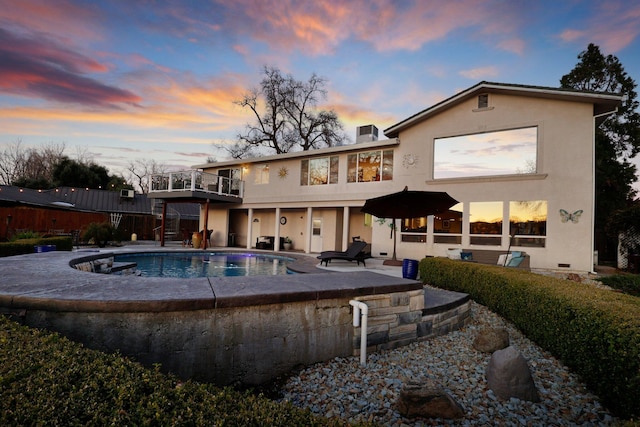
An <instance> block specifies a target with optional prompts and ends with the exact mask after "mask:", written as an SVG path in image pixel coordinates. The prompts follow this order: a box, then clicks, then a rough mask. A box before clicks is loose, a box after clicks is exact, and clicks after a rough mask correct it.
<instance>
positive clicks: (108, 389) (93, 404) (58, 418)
mask: <svg viewBox="0 0 640 427" xmlns="http://www.w3.org/2000/svg"><path fill="white" fill-rule="evenodd" d="M0 425H3V426H8V425H11V426H23V425H29V426H31V425H64V426H76V425H77V426H105V425H114V426H126V425H129V426H145V425H146V426H177V425H179V426H207V425H216V426H297V425H304V426H339V425H343V424H342V423H341V422H338V421H332V420H328V419H325V418H320V417H315V416H314V415H312V414H311V413H310V412H309V411H307V410H302V409H298V408H295V407H293V406H292V405H290V404H287V403H277V402H274V401H271V400H268V399H266V398H264V397H262V396H257V395H254V394H251V393H250V392H238V391H235V390H233V389H230V388H224V389H220V388H217V387H214V386H211V385H206V384H198V383H195V382H192V381H187V382H184V383H183V382H180V381H178V380H177V379H176V378H173V377H170V376H166V375H164V374H162V373H160V372H159V370H158V369H155V370H149V369H145V368H143V367H142V366H141V365H139V364H137V363H134V362H132V361H130V360H128V359H126V358H123V357H121V356H118V355H106V354H103V353H100V352H97V351H93V350H89V349H86V348H84V347H82V346H81V345H80V344H76V343H73V342H71V341H69V340H67V339H66V338H63V337H61V336H59V335H57V334H54V333H48V332H43V331H39V330H36V329H30V328H27V327H22V326H19V325H17V324H16V323H14V322H12V321H10V320H8V319H7V318H6V317H4V316H0Z"/></svg>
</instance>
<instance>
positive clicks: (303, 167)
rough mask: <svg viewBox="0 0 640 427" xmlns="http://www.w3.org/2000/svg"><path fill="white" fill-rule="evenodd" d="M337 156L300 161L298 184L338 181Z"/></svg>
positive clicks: (319, 183) (332, 182)
mask: <svg viewBox="0 0 640 427" xmlns="http://www.w3.org/2000/svg"><path fill="white" fill-rule="evenodd" d="M338 168H339V157H338V156H331V157H319V158H315V159H305V160H302V162H300V185H325V184H337V183H338Z"/></svg>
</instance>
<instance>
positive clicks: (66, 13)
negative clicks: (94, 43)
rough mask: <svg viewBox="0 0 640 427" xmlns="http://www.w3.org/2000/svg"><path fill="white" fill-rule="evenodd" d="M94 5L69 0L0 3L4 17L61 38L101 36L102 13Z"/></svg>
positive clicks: (79, 38)
mask: <svg viewBox="0 0 640 427" xmlns="http://www.w3.org/2000/svg"><path fill="white" fill-rule="evenodd" d="M94 9H95V8H93V7H91V6H90V5H88V6H87V7H83V6H80V5H78V4H74V3H73V2H71V1H67V0H56V1H55V2H53V1H50V0H20V1H15V2H11V5H10V6H7V5H5V6H3V7H0V20H3V21H6V22H8V23H11V25H12V26H14V27H21V28H29V29H30V30H31V31H34V32H41V33H47V34H49V35H50V36H51V37H56V38H57V39H58V40H65V41H68V40H73V41H78V40H81V41H83V40H84V41H86V40H100V39H102V36H101V34H100V32H99V31H98V30H97V29H98V28H100V27H101V26H100V25H99V21H100V16H99V15H98V14H97V13H96V12H95V10H94ZM61 30H63V31H62V32H61ZM62 34H64V36H62ZM54 35H56V36H54Z"/></svg>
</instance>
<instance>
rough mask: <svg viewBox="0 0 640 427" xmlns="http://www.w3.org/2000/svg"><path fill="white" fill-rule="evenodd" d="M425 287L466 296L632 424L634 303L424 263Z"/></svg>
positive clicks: (521, 274) (637, 367) (639, 320)
mask: <svg viewBox="0 0 640 427" xmlns="http://www.w3.org/2000/svg"><path fill="white" fill-rule="evenodd" d="M420 277H421V278H422V280H423V281H425V282H426V283H427V284H430V285H433V286H437V287H440V288H443V289H449V290H452V291H459V292H465V293H468V294H469V295H470V296H471V298H472V299H473V300H475V301H476V302H478V303H480V304H483V305H485V306H487V307H488V308H489V309H491V310H493V311H494V312H496V313H497V314H499V315H501V316H503V317H504V318H506V319H508V320H509V321H511V322H513V323H514V324H515V326H516V327H517V328H519V329H520V330H521V331H522V332H523V333H524V334H525V335H526V336H527V337H528V338H530V339H531V340H533V341H534V342H536V343H537V344H538V345H539V346H541V347H542V348H544V349H546V350H548V351H550V352H551V353H552V354H553V355H554V356H555V357H557V358H558V359H559V360H561V361H562V362H563V363H564V364H565V365H567V366H568V367H569V368H570V369H571V370H572V371H574V372H575V373H577V374H578V375H580V377H581V378H582V380H583V381H584V382H585V383H586V384H587V386H588V387H589V389H590V390H591V391H593V392H594V393H595V394H597V395H598V396H599V398H600V399H601V401H602V403H603V404H604V405H606V406H607V407H608V408H609V409H610V410H611V411H612V413H614V414H615V415H617V416H619V417H621V418H631V417H633V416H635V417H637V416H640V399H639V398H638V396H640V298H637V297H634V296H630V295H625V294H621V293H619V292H613V291H608V290H603V289H597V288H595V287H593V286H590V285H585V284H580V283H576V282H573V281H569V280H561V279H556V278H552V277H547V276H542V275H539V274H534V273H529V272H526V271H520V270H515V269H509V268H502V267H496V266H489V265H480V264H474V263H466V262H461V261H453V260H449V259H446V258H426V259H423V260H422V261H421V262H420Z"/></svg>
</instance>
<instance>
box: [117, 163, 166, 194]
mask: <svg viewBox="0 0 640 427" xmlns="http://www.w3.org/2000/svg"><path fill="white" fill-rule="evenodd" d="M166 171H167V166H166V165H164V164H162V163H158V162H156V161H155V160H150V159H139V160H136V161H135V162H130V163H129V165H128V166H127V175H128V176H127V181H129V182H130V183H132V185H133V186H134V187H137V190H138V191H140V192H141V193H142V194H147V193H149V177H150V176H151V175H153V174H158V173H165V172H166Z"/></svg>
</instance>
